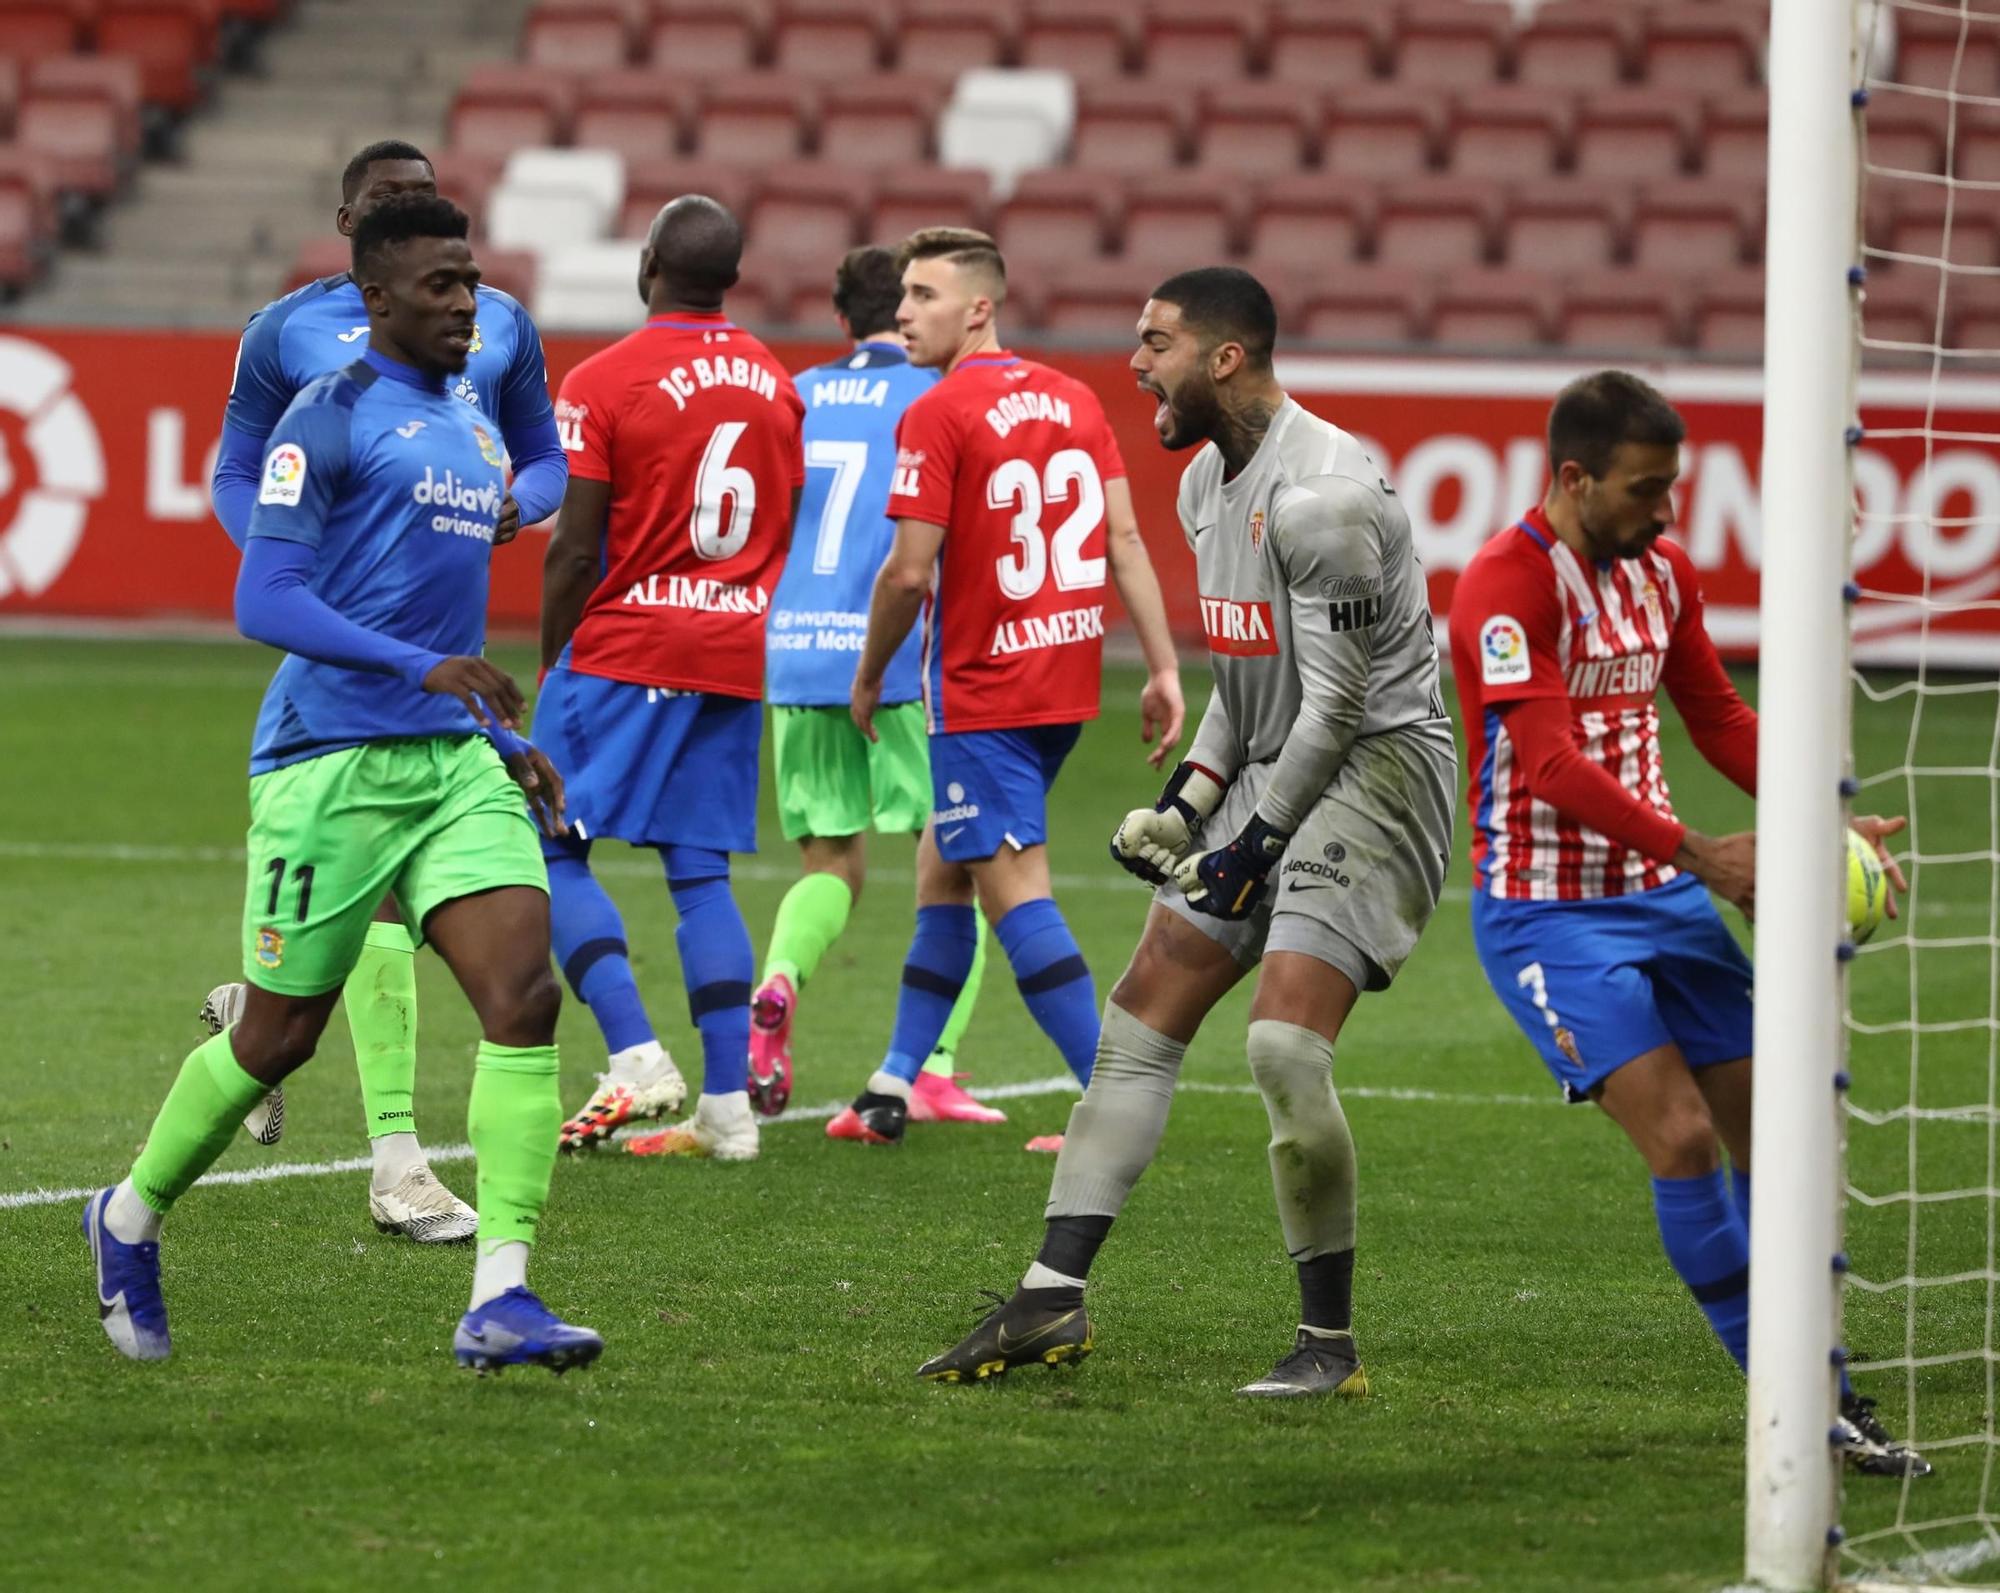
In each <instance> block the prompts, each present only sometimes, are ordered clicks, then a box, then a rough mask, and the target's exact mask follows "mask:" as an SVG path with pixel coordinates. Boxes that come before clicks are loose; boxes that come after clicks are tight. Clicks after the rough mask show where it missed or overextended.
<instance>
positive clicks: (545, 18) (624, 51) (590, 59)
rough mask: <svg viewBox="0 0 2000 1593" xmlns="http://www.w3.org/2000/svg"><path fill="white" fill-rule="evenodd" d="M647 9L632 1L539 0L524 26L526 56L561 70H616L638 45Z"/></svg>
mask: <svg viewBox="0 0 2000 1593" xmlns="http://www.w3.org/2000/svg"><path fill="white" fill-rule="evenodd" d="M644 10H645V8H644V6H643V5H639V4H629V3H626V0H539V3H538V4H537V5H536V6H535V9H534V10H533V11H531V12H529V13H528V20H527V22H526V23H525V24H523V26H522V29H521V59H522V60H523V61H525V62H527V63H528V64H529V65H530V66H541V67H548V68H550V69H551V70H554V71H558V72H600V71H611V70H616V69H617V68H619V67H622V66H624V65H625V64H626V63H627V62H629V61H630V60H631V59H632V56H633V54H634V52H635V50H636V49H637V47H638V43H639V30H640V22H641V19H642V16H643V15H644Z"/></svg>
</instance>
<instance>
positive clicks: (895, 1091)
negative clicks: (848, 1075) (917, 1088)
mask: <svg viewBox="0 0 2000 1593" xmlns="http://www.w3.org/2000/svg"><path fill="white" fill-rule="evenodd" d="M867 1088H868V1093H869V1094H870V1095H894V1096H897V1097H899V1098H900V1099H902V1100H905V1101H907V1100H908V1099H909V1098H910V1081H909V1080H908V1079H899V1078H897V1077H896V1075H895V1074H893V1073H891V1072H889V1071H888V1070H887V1069H886V1068H877V1069H876V1070H875V1071H874V1072H873V1073H871V1074H869V1075H868V1086H867Z"/></svg>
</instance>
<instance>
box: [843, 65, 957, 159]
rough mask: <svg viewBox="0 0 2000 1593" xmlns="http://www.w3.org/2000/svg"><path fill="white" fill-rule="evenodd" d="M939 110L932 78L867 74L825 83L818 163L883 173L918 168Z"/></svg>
mask: <svg viewBox="0 0 2000 1593" xmlns="http://www.w3.org/2000/svg"><path fill="white" fill-rule="evenodd" d="M943 106H944V94H943V92H942V90H940V88H939V87H938V84H937V82H936V80H935V79H933V78H928V77H910V76H902V75H897V74H895V73H889V72H872V73H867V74H864V75H861V76H858V77H857V78H856V79H855V80H854V81H853V82H849V83H829V84H828V85H827V87H826V93H825V97H824V99H823V100H822V101H821V103H820V123H819V153H820V158H821V159H822V160H838V161H845V162H847V163H848V164H850V165H874V166H877V167H881V168H884V169H886V168H888V167H890V166H911V165H920V164H923V163H924V162H926V161H927V160H928V159H929V158H930V147H931V129H932V127H933V126H935V125H936V123H937V118H938V112H939V111H940V110H941V109H943Z"/></svg>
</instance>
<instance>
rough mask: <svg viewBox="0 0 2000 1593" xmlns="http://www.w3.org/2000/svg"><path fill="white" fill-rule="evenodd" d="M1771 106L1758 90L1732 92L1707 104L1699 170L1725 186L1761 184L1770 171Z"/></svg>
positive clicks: (1721, 95)
mask: <svg viewBox="0 0 2000 1593" xmlns="http://www.w3.org/2000/svg"><path fill="white" fill-rule="evenodd" d="M1770 125H1771V104H1770V100H1769V99H1768V98H1767V97H1766V96H1765V93H1764V91H1763V90H1762V89H1732V90H1731V91H1730V92H1729V93H1727V94H1718V95H1715V96H1714V97H1713V98H1711V99H1710V100H1709V101H1708V104H1707V109H1706V112H1705V113H1704V116H1703V126H1702V133H1701V169H1702V170H1703V171H1704V172H1705V173H1707V174H1708V175H1709V176H1710V177H1715V178H1720V179H1722V180H1724V181H1727V182H1759V183H1760V182H1763V181H1765V180H1766V178H1767V176H1768V173H1769V170H1770V139H1769V128H1770Z"/></svg>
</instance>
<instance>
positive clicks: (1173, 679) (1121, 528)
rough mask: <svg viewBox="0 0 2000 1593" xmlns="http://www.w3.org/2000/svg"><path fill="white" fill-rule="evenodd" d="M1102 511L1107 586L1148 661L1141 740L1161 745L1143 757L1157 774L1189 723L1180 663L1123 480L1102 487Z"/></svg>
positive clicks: (1141, 701)
mask: <svg viewBox="0 0 2000 1593" xmlns="http://www.w3.org/2000/svg"><path fill="white" fill-rule="evenodd" d="M1104 509H1105V528H1104V550H1105V554H1106V556H1107V558H1108V559H1109V561H1110V564H1111V580H1112V583H1113V584H1114V585H1115V586H1116V587H1117V588H1118V596H1119V599H1120V600H1121V601H1122V602H1123V603H1124V604H1125V612H1126V613H1127V614H1129V615H1131V617H1132V629H1133V630H1134V631H1136V632H1137V633H1138V636H1139V650H1140V652H1141V653H1143V654H1144V655H1145V659H1146V684H1145V687H1144V688H1143V689H1142V690H1141V691H1140V693H1139V739H1140V740H1141V741H1142V742H1147V743H1150V742H1151V741H1152V740H1153V734H1154V732H1155V731H1156V730H1157V731H1158V732H1159V737H1160V740H1159V745H1158V746H1156V747H1154V748H1153V750H1152V752H1150V753H1148V754H1147V757H1146V761H1147V762H1148V763H1150V764H1151V765H1152V766H1153V767H1154V768H1155V769H1157V768H1159V767H1160V766H1161V765H1162V764H1164V763H1165V762H1166V761H1167V754H1168V753H1169V752H1171V751H1172V750H1173V749H1174V748H1175V747H1176V746H1178V745H1179V744H1180V739H1181V728H1182V726H1183V725H1184V724H1185V723H1186V721H1187V703H1186V702H1185V701H1184V700H1183V698H1182V696H1181V668H1180V660H1179V658H1178V657H1176V656H1175V653H1174V635H1173V632H1172V630H1171V629H1169V628H1168V625H1167V604H1166V599H1165V598H1163V597H1161V595H1160V578H1159V577H1158V576H1157V575H1156V574H1154V573H1153V561H1152V559H1151V558H1149V557H1148V556H1147V553H1146V543H1145V539H1144V538H1143V537H1141V536H1140V535H1139V516H1138V514H1137V513H1136V512H1135V511H1134V510H1133V507H1132V484H1131V483H1130V482H1129V481H1127V480H1126V479H1125V478H1124V477H1123V476H1113V477H1112V478H1111V479H1110V480H1108V481H1106V482H1105V483H1104Z"/></svg>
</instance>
